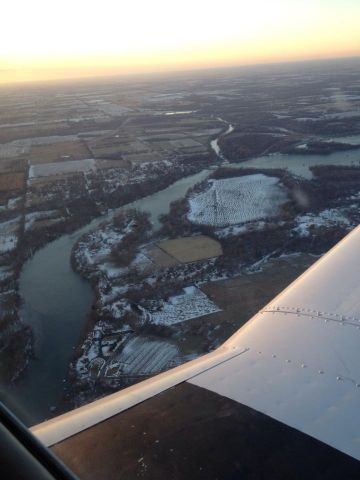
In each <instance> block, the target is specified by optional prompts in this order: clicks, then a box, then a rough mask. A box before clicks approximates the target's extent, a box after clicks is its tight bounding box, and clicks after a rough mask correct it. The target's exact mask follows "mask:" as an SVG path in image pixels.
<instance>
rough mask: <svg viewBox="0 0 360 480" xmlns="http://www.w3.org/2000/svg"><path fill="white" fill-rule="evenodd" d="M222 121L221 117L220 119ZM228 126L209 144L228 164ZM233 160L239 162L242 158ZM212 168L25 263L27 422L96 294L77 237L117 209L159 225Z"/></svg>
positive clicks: (335, 160) (23, 391)
mask: <svg viewBox="0 0 360 480" xmlns="http://www.w3.org/2000/svg"><path fill="white" fill-rule="evenodd" d="M220 120H221V121H223V120H222V119H220ZM223 122H224V123H226V124H227V126H228V128H227V130H225V131H223V132H222V133H221V134H220V135H219V136H218V138H216V139H214V140H212V141H211V148H212V149H213V150H214V152H215V153H216V155H217V156H218V157H219V158H220V159H221V160H222V162H223V164H226V165H228V166H230V167H231V166H233V165H231V164H229V162H228V160H227V159H226V158H225V157H224V155H223V154H222V152H221V150H220V147H219V144H218V140H219V138H220V137H221V136H223V135H227V134H229V133H231V132H232V131H233V126H232V125H231V124H229V123H227V122H225V121H223ZM355 162H356V163H358V162H359V150H355V151H351V152H346V153H345V154H344V153H343V152H337V153H334V154H331V155H329V156H327V157H324V156H319V155H308V156H301V155H281V154H276V155H272V156H268V157H258V158H255V159H251V160H248V161H247V162H243V163H242V164H241V166H251V167H262V168H264V167H270V168H279V167H280V168H284V167H285V168H288V169H289V170H290V171H291V172H292V173H295V174H297V175H300V176H303V177H305V178H309V177H311V172H310V170H309V168H308V167H309V166H310V165H312V164H340V165H341V164H343V165H344V164H346V165H351V164H354V163H355ZM234 166H237V167H239V166H240V165H239V164H235V165H234ZM209 172H210V171H209V170H203V171H201V172H199V173H197V174H195V175H192V176H189V177H186V178H183V179H181V180H179V181H177V182H175V183H174V184H172V185H170V186H169V187H168V188H166V189H164V190H162V191H159V192H157V193H155V194H153V195H150V196H148V197H145V198H142V199H140V200H137V201H136V202H133V203H130V204H127V205H124V206H123V207H121V208H120V209H118V210H115V211H111V212H110V213H108V214H106V215H104V216H102V217H99V218H97V219H95V220H93V221H92V222H90V223H89V224H88V225H86V226H85V227H83V228H81V229H79V230H77V231H75V232H73V233H72V234H66V235H63V236H62V237H60V238H59V239H57V240H55V241H53V242H51V243H49V244H47V245H46V246H45V247H43V248H42V249H40V250H38V251H37V252H36V253H35V254H34V256H33V257H32V258H31V259H29V260H28V261H27V262H26V264H25V265H24V267H23V270H22V273H21V276H20V295H21V297H22V299H23V306H22V309H21V317H22V319H23V321H24V322H25V323H27V324H29V325H30V326H31V328H32V330H33V333H34V339H35V345H34V347H35V358H34V359H33V360H31V361H30V364H29V367H28V368H27V370H26V372H25V373H24V374H23V375H22V377H21V378H20V379H19V381H17V382H16V384H14V385H13V386H12V387H11V388H10V389H9V392H8V399H7V400H6V403H7V404H8V405H9V406H10V407H11V408H12V409H13V410H14V411H15V412H16V413H17V414H18V416H19V417H20V418H22V420H23V421H24V422H25V423H26V424H27V425H34V424H36V423H39V422H41V421H43V420H45V419H46V418H47V417H49V416H50V415H51V411H52V409H53V407H55V406H56V405H57V404H58V403H59V401H60V399H61V398H62V397H63V394H64V390H66V388H67V383H66V378H67V373H68V365H69V361H70V360H71V357H72V354H73V350H74V348H75V347H76V346H77V343H78V340H79V335H80V332H81V330H82V328H83V327H84V325H85V321H86V316H87V314H88V312H89V311H90V307H91V304H92V302H93V300H94V297H93V292H92V289H91V286H90V284H89V283H88V282H87V281H85V280H83V279H82V278H81V277H80V276H79V275H77V274H75V273H74V272H73V271H72V269H71V266H70V256H71V251H72V248H73V246H74V244H75V243H76V241H77V240H78V239H79V238H80V237H81V236H82V235H83V234H84V233H87V232H89V231H91V230H92V229H95V228H96V227H97V226H98V225H99V224H100V223H102V222H104V221H106V220H110V219H111V217H112V216H113V215H114V214H115V213H116V212H117V211H119V210H121V209H126V208H131V207H136V208H137V209H139V210H142V211H145V212H149V213H150V215H151V221H152V223H153V226H154V229H156V228H158V227H159V215H161V214H164V213H167V212H168V211H169V205H170V203H171V202H172V201H174V200H177V199H179V198H182V197H183V196H184V195H185V193H186V192H187V190H188V189H189V188H190V187H192V186H193V185H195V184H196V183H198V182H199V181H201V180H203V179H205V178H206V177H207V176H208V175H209Z"/></svg>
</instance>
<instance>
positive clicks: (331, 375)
mask: <svg viewBox="0 0 360 480" xmlns="http://www.w3.org/2000/svg"><path fill="white" fill-rule="evenodd" d="M359 254H360V227H358V228H357V229H355V230H354V231H353V232H351V233H350V234H349V235H348V236H347V237H345V239H344V240H342V241H341V242H340V243H339V244H338V245H336V246H335V247H334V248H333V249H332V250H331V251H330V252H329V253H327V254H326V255H324V256H323V257H322V258H321V259H320V260H319V261H318V262H316V263H315V264H314V265H313V266H312V267H311V268H310V269H309V270H308V271H306V272H305V273H304V274H303V275H301V276H300V277H299V278H298V279H297V280H296V281H295V282H294V283H292V284H291V285H290V286H289V287H288V288H287V289H285V291H283V292H282V293H281V294H280V295H278V296H277V297H276V298H275V299H274V300H273V301H271V302H270V303H269V304H268V305H267V306H266V307H264V308H263V309H262V310H261V311H260V312H259V313H258V314H256V315H255V316H254V317H253V318H252V319H251V320H250V321H249V322H248V323H247V324H245V325H244V327H242V328H241V329H240V330H239V331H238V332H237V333H236V334H235V335H233V336H232V337H231V338H230V339H229V340H228V341H227V342H226V343H225V344H224V345H222V346H221V347H220V348H218V349H217V350H216V351H214V352H212V353H209V354H207V355H205V356H203V357H201V358H199V359H197V360H194V361H192V362H189V363H187V364H184V365H181V366H179V367H177V368H174V369H173V370H170V371H167V372H165V373H163V374H160V375H158V376H156V377H153V378H151V379H148V380H146V381H144V382H141V383H139V384H136V385H133V386H131V387H129V388H126V389H124V390H122V391H120V392H118V393H115V394H112V395H109V396H107V397H105V398H103V399H101V400H98V401H96V402H93V403H91V404H89V405H86V406H84V407H81V408H79V409H77V410H74V411H72V412H69V413H66V414H65V415H62V416H59V417H57V418H55V419H52V420H50V421H47V422H44V423H43V424H40V425H37V426H35V427H34V428H32V431H33V433H34V434H35V435H36V436H37V437H38V438H39V439H40V440H41V441H42V442H44V443H45V444H46V445H47V446H50V447H51V450H52V451H53V452H54V453H55V454H56V455H58V456H59V457H60V458H61V459H63V460H64V461H65V463H66V464H67V465H69V466H70V467H71V468H72V469H73V470H74V472H75V473H77V474H78V475H79V476H80V478H86V479H88V478H89V479H92V478H94V479H95V478H96V479H100V478H101V479H102V478H104V479H112V478H126V479H127V478H154V479H155V478H164V479H165V478H166V479H167V478H169V479H182V478H206V479H210V478H214V479H215V478H219V479H227V478H229V479H230V478H231V479H235V478H251V479H252V478H254V479H257V478H266V479H271V478H288V479H289V478H305V476H307V477H308V478H340V477H341V478H346V479H349V478H360V462H359V460H360V415H359V411H360V262H359V258H360V257H359Z"/></svg>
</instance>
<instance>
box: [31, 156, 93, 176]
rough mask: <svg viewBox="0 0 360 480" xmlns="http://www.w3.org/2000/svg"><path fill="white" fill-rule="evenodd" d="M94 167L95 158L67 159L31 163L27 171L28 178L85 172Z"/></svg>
mask: <svg viewBox="0 0 360 480" xmlns="http://www.w3.org/2000/svg"><path fill="white" fill-rule="evenodd" d="M94 169H95V160H94V159H93V158H89V159H86V160H69V161H68V162H55V163H43V164H40V165H32V166H31V167H30V171H29V178H36V177H49V176H51V175H61V174H66V173H75V172H87V171H89V170H94Z"/></svg>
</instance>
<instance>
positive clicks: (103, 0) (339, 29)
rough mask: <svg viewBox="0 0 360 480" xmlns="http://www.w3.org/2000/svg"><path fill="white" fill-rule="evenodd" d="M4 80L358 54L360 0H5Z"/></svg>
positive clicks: (0, 49)
mask: <svg viewBox="0 0 360 480" xmlns="http://www.w3.org/2000/svg"><path fill="white" fill-rule="evenodd" d="M1 3H2V6H1V16H2V24H1V29H0V83H8V82H22V81H33V80H50V79H62V78H81V77H88V76H104V75H121V74H136V73H143V72H166V71H178V70H184V69H186V70H189V69H201V68H212V67H220V66H236V65H248V64H257V63H268V62H281V61H296V60H306V59H316V58H335V57H336V58H338V57H347V56H360V28H359V19H360V0H251V1H244V0H227V1H220V0H216V1H215V0H97V1H94V0H61V1H59V2H55V1H52V0H2V2H1Z"/></svg>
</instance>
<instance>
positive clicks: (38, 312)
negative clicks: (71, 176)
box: [8, 170, 210, 425]
mask: <svg viewBox="0 0 360 480" xmlns="http://www.w3.org/2000/svg"><path fill="white" fill-rule="evenodd" d="M209 173H210V171H209V170H203V171H201V172H199V173H197V174H195V175H191V176H189V177H185V178H182V179H181V180H178V181H177V182H175V183H173V184H172V185H170V186H169V187H168V188H166V189H164V190H161V191H159V192H157V193H154V194H153V195H149V196H148V197H144V198H142V199H140V200H137V201H135V202H132V203H129V204H127V205H124V206H123V207H120V208H119V209H117V210H114V211H111V212H110V213H109V214H107V215H104V216H102V217H99V218H97V219H95V220H93V221H92V222H91V223H89V224H88V225H86V226H85V227H83V228H80V229H79V230H77V231H75V232H73V233H72V234H68V235H63V236H61V237H60V238H58V239H57V240H54V241H53V242H51V243H48V244H47V245H46V246H45V247H43V248H41V249H40V250H38V251H37V252H36V253H35V254H34V256H33V257H32V258H31V259H30V260H28V261H27V262H26V263H25V265H24V267H23V270H22V273H21V276H20V294H21V297H22V298H23V306H22V309H21V312H20V313H21V318H22V319H23V321H24V322H25V323H27V324H29V325H30V326H31V328H32V330H33V333H34V339H35V342H34V343H35V344H34V350H35V358H34V359H33V360H31V361H30V364H29V367H28V368H27V370H26V372H25V373H24V375H22V377H21V378H20V379H19V380H18V381H17V382H16V384H14V385H13V386H12V388H11V389H10V391H9V400H8V403H9V404H10V406H11V408H12V409H13V410H14V411H16V413H17V414H18V416H19V417H20V418H21V419H22V420H23V421H24V422H25V423H26V424H27V425H34V424H36V423H39V422H41V421H43V420H45V419H46V418H47V417H49V416H50V414H51V411H52V410H53V408H54V407H55V406H56V405H57V404H58V402H59V400H60V399H61V398H62V396H63V394H64V390H65V389H66V387H67V384H66V378H67V373H68V366H69V362H70V360H71V357H72V354H73V350H74V348H75V347H76V345H77V343H78V340H79V336H80V332H81V330H82V328H83V327H84V324H85V321H86V316H87V314H88V313H89V311H90V307H91V304H92V302H93V300H94V296H93V292H92V289H91V286H90V283H88V282H87V281H85V280H83V279H82V278H81V277H80V276H79V275H78V274H76V273H74V272H73V271H72V269H71V266H70V256H71V251H72V248H73V246H74V244H75V243H76V242H77V240H78V239H79V238H80V237H81V236H82V235H83V234H84V233H87V232H89V231H91V230H93V229H95V228H96V226H97V225H99V224H100V223H102V222H104V221H106V220H110V219H111V218H112V217H113V216H114V214H116V212H118V211H120V210H122V209H127V208H132V207H135V208H137V209H139V210H141V211H144V212H149V213H150V215H151V217H150V218H151V221H152V224H153V226H154V229H157V228H158V227H159V226H160V223H159V216H160V215H161V214H165V213H168V211H169V208H170V203H171V202H173V201H174V200H177V199H180V198H182V197H183V196H184V195H185V193H186V192H187V190H188V189H189V188H190V187H192V186H193V185H195V184H196V183H198V182H200V181H202V180H204V179H205V178H206V177H207V176H208V175H209Z"/></svg>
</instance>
